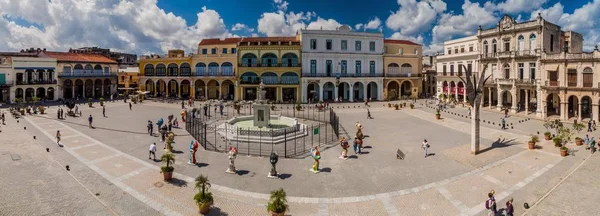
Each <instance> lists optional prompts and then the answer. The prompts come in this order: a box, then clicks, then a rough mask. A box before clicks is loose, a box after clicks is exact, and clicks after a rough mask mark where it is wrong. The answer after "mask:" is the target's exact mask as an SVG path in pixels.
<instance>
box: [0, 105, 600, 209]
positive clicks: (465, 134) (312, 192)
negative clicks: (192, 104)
mask: <svg viewBox="0 0 600 216" xmlns="http://www.w3.org/2000/svg"><path fill="white" fill-rule="evenodd" d="M331 106H332V107H333V108H334V110H335V112H336V113H337V114H338V115H339V117H340V121H341V122H340V124H341V126H342V127H343V130H342V131H345V134H343V135H345V136H347V137H348V136H349V135H348V134H350V136H353V134H354V133H355V132H356V131H355V129H354V124H355V123H356V121H360V122H361V124H362V125H363V127H364V128H365V129H364V133H365V135H368V138H366V139H365V145H366V146H368V147H369V148H366V149H365V151H366V152H365V154H362V155H357V156H353V157H352V158H351V159H348V160H341V159H339V158H338V156H339V153H340V148H339V147H335V148H331V149H327V150H324V151H323V152H322V157H323V159H322V160H321V169H322V171H323V172H321V173H319V174H313V173H312V172H309V171H308V169H309V168H310V167H311V165H312V160H311V159H310V158H305V159H280V161H279V163H278V164H277V167H278V171H279V172H280V173H281V174H282V176H285V178H281V179H269V178H267V174H268V172H269V169H270V164H269V161H268V158H262V157H248V156H241V155H240V156H238V158H237V160H236V167H237V168H238V169H239V172H238V175H231V174H227V173H225V170H226V169H227V163H228V159H227V156H226V155H225V154H223V153H218V152H210V151H202V150H201V151H199V152H198V153H197V158H198V160H199V162H200V164H199V165H198V166H190V165H187V160H188V151H187V147H188V144H189V142H190V140H191V139H192V137H191V136H189V135H188V134H187V132H186V131H185V130H183V129H175V133H176V134H177V135H178V136H177V137H176V138H175V141H176V144H175V150H177V151H176V163H175V176H174V177H175V179H174V180H173V181H171V182H164V181H163V180H162V174H160V173H159V172H160V165H161V164H160V162H159V161H154V160H148V158H147V154H148V147H149V145H150V143H152V142H156V143H157V146H158V148H159V149H160V150H159V152H157V154H158V156H159V155H161V154H162V153H163V152H164V151H163V150H162V146H163V144H162V143H161V142H160V141H159V138H158V137H154V136H149V135H148V134H147V133H146V122H147V121H148V120H152V121H153V122H154V121H155V120H156V119H158V118H159V117H162V118H164V119H166V117H167V115H169V114H174V115H176V116H177V114H178V113H179V112H181V109H179V108H180V105H177V104H163V103H154V102H144V103H143V104H137V105H134V106H133V111H130V110H129V107H128V106H127V104H125V103H122V102H115V103H107V105H106V107H107V108H106V113H107V118H104V117H102V109H101V108H99V107H98V105H96V108H88V107H87V106H85V107H84V106H83V105H80V107H79V109H80V110H82V112H83V116H84V117H83V118H81V117H80V118H67V119H66V120H56V107H51V108H50V109H49V110H48V111H47V112H48V113H49V114H46V115H33V116H30V115H28V116H26V117H25V118H24V119H23V118H22V119H20V122H19V123H16V120H14V119H12V118H9V121H7V125H6V126H2V127H1V129H2V130H3V132H2V133H0V142H1V143H2V145H0V152H2V156H1V159H0V163H2V164H1V165H3V166H2V167H3V169H2V171H1V174H2V176H3V178H2V179H1V180H0V183H1V184H2V186H3V191H4V193H2V194H0V215H198V208H197V206H195V204H194V200H193V196H194V194H195V190H194V188H193V179H194V178H195V177H196V176H198V175H200V174H203V175H208V178H209V180H210V182H211V184H212V188H211V190H212V192H213V194H214V196H215V202H214V203H215V204H214V208H213V210H212V211H211V215H267V211H266V207H265V205H266V203H267V201H268V193H269V192H270V191H271V190H274V189H278V188H284V189H285V190H286V192H287V194H288V201H289V202H290V211H289V212H288V214H291V215H485V212H484V202H485V200H486V199H487V193H488V192H489V191H491V190H495V191H496V199H497V203H498V206H499V208H503V207H504V203H505V202H506V200H508V199H509V198H511V197H512V198H514V206H515V210H516V213H518V214H522V213H526V214H528V215H594V212H596V211H593V210H592V208H589V207H591V206H593V202H592V201H591V200H597V199H594V198H600V197H599V196H598V195H597V194H596V193H594V192H593V191H598V189H599V188H598V186H597V184H594V183H593V180H590V179H597V178H598V176H599V175H600V174H598V168H597V166H594V165H593V164H594V162H593V161H598V160H600V159H597V155H590V153H589V152H587V151H584V148H583V147H576V146H575V145H574V144H569V145H570V146H569V147H571V148H573V152H572V153H571V155H569V156H568V157H564V158H563V157H560V155H559V151H558V149H556V148H554V146H553V144H551V143H550V142H547V141H542V142H541V143H539V144H538V145H539V146H541V149H536V150H527V140H528V139H529V134H535V133H537V132H538V131H539V132H540V133H543V132H544V131H545V129H544V128H543V127H542V122H540V121H537V120H528V119H527V117H521V116H514V117H513V116H511V117H510V118H508V123H513V128H512V129H508V130H499V126H498V122H500V117H501V115H500V114H499V113H496V112H487V111H484V112H482V119H483V120H486V122H488V121H490V122H492V123H493V124H488V123H482V128H481V136H482V137H481V138H482V142H481V143H482V146H481V149H482V153H481V154H479V155H477V156H473V155H471V154H470V145H469V142H470V137H469V133H470V121H469V119H468V117H464V115H466V114H467V111H466V109H464V108H451V109H448V110H447V112H442V118H443V119H442V120H435V118H434V115H433V113H434V111H433V110H432V109H430V108H428V107H426V106H425V101H419V103H417V106H416V107H415V109H401V110H393V109H392V108H388V107H387V103H373V104H372V105H371V107H370V111H371V113H372V115H373V117H374V119H370V120H367V118H366V110H365V109H364V107H362V104H332V105H331ZM350 107H351V108H350ZM90 114H91V115H93V116H94V125H95V126H96V128H95V129H90V128H88V126H87V118H85V117H87V116H89V115H90ZM7 118H8V116H7ZM180 126H183V124H180ZM23 127H26V128H27V129H26V130H24V129H23ZM56 130H60V131H61V134H62V144H64V147H58V146H57V145H56V143H55V141H54V134H55V133H56ZM593 135H594V136H595V137H598V136H599V135H600V134H598V133H597V132H595V134H593ZM33 136H36V139H35V140H34V139H33V138H32V137H33ZM423 139H427V140H428V141H429V143H430V144H431V149H430V153H433V154H434V155H432V156H430V157H427V158H424V157H423V155H424V154H423V150H422V149H421V142H422V141H423ZM46 148H49V150H50V152H46V151H45V149H46ZM396 149H401V150H402V151H403V152H404V153H405V154H406V158H405V159H404V160H398V159H396V156H395V153H396ZM177 152H181V153H177ZM350 152H351V151H350ZM15 155H16V156H19V157H20V159H18V160H16V159H15V158H16V156H15ZM349 155H353V154H352V153H349ZM66 164H68V165H70V171H66V170H65V169H64V166H65V165H66ZM596 164H597V162H596ZM4 168H6V169H4ZM5 176H6V177H7V178H5ZM572 200H582V202H577V203H572V202H570V201H572ZM525 202H527V203H528V204H529V205H530V206H531V208H530V209H528V210H525V209H524V208H523V204H524V203H525ZM564 203H572V205H569V206H568V207H566V206H565V204H564ZM29 204H33V205H29ZM586 206H587V207H586Z"/></svg>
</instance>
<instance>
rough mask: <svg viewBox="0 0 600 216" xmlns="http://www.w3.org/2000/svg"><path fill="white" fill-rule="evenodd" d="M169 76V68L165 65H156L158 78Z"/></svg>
mask: <svg viewBox="0 0 600 216" xmlns="http://www.w3.org/2000/svg"><path fill="white" fill-rule="evenodd" d="M166 75H167V67H165V65H164V64H158V65H156V76H166Z"/></svg>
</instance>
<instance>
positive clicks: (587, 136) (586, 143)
mask: <svg viewBox="0 0 600 216" xmlns="http://www.w3.org/2000/svg"><path fill="white" fill-rule="evenodd" d="M583 142H584V143H585V145H586V146H587V145H590V136H589V135H587V134H586V135H585V138H583Z"/></svg>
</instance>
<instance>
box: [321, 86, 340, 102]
mask: <svg viewBox="0 0 600 216" xmlns="http://www.w3.org/2000/svg"><path fill="white" fill-rule="evenodd" d="M323 86H325V85H323ZM321 89H325V88H321ZM338 89H339V86H336V85H334V87H333V97H334V98H333V100H335V99H336V98H338V97H339V95H338ZM321 96H323V94H321ZM319 100H323V98H322V97H321V98H319Z"/></svg>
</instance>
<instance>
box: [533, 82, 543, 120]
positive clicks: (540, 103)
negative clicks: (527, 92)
mask: <svg viewBox="0 0 600 216" xmlns="http://www.w3.org/2000/svg"><path fill="white" fill-rule="evenodd" d="M542 98H545V95H544V93H543V92H542V89H541V87H540V86H539V85H538V86H537V89H536V98H535V100H536V101H537V104H536V105H537V107H536V108H537V109H536V110H535V115H536V116H537V117H538V118H546V115H545V114H544V113H545V112H546V111H545V110H546V109H545V108H544V107H545V106H546V104H545V103H544V101H543V100H542Z"/></svg>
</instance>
